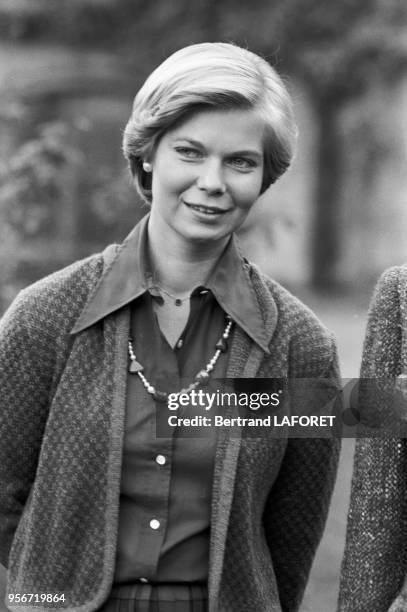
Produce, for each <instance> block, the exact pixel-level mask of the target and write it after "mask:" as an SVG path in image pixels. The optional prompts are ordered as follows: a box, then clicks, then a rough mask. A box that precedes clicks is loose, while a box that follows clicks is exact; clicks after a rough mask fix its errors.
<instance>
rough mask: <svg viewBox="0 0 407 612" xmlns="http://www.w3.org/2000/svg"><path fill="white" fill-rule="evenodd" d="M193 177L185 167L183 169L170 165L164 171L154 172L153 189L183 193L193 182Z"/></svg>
mask: <svg viewBox="0 0 407 612" xmlns="http://www.w3.org/2000/svg"><path fill="white" fill-rule="evenodd" d="M191 180H192V179H191V177H190V176H189V175H188V172H185V169H183V170H181V169H178V168H177V167H174V165H171V166H168V167H167V168H166V169H165V170H164V171H157V172H156V173H155V175H154V173H153V189H154V187H155V190H156V192H159V191H160V192H163V191H165V192H168V193H173V194H177V193H182V192H183V191H185V190H186V189H187V188H188V187H189V185H190V184H191Z"/></svg>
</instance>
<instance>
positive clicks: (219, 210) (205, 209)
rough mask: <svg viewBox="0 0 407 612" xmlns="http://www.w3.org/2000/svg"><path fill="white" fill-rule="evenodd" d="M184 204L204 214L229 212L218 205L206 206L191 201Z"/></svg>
mask: <svg viewBox="0 0 407 612" xmlns="http://www.w3.org/2000/svg"><path fill="white" fill-rule="evenodd" d="M184 204H185V205H186V206H188V208H191V209H192V210H196V211H197V212H200V213H202V214H204V215H224V214H225V213H227V212H228V211H227V210H224V209H222V208H218V207H217V206H205V205H203V204H191V203H189V202H184Z"/></svg>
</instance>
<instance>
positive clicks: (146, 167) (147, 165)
mask: <svg viewBox="0 0 407 612" xmlns="http://www.w3.org/2000/svg"><path fill="white" fill-rule="evenodd" d="M152 169H153V166H152V165H151V164H150V163H148V162H143V170H144V172H151V171H152Z"/></svg>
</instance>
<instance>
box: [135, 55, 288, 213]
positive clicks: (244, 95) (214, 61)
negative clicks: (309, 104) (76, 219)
mask: <svg viewBox="0 0 407 612" xmlns="http://www.w3.org/2000/svg"><path fill="white" fill-rule="evenodd" d="M208 108H215V109H219V110H231V109H248V110H250V109H257V110H258V111H259V112H260V113H261V116H262V117H263V119H264V121H265V124H266V136H265V143H264V174H263V184H262V192H263V191H265V190H266V189H267V188H268V187H269V186H270V185H271V184H272V183H274V182H275V181H276V180H277V179H278V178H279V177H280V176H281V175H282V174H283V173H284V172H285V171H286V170H287V168H288V167H289V165H290V163H291V161H292V158H293V156H294V151H295V142H296V136H297V127H296V124H295V119H294V115H293V110H292V102H291V98H290V96H289V94H288V92H287V89H286V87H285V85H284V83H283V81H282V79H281V77H280V76H279V75H278V74H277V72H276V71H275V70H274V68H272V67H271V66H270V65H269V64H268V63H267V62H266V61H265V60H264V59H262V58H261V57H259V56H258V55H256V54H255V53H252V52H251V51H248V50H247V49H243V48H241V47H238V46H237V45H233V44H229V43H201V44H197V45H191V46H189V47H184V48H183V49H180V50H179V51H176V52H175V53H173V54H172V55H170V57H168V58H167V59H166V60H165V61H164V62H163V63H162V64H160V65H159V66H158V68H156V69H155V70H154V71H153V72H152V73H151V75H150V76H149V77H148V78H147V80H146V81H145V83H144V85H143V86H142V87H141V89H140V90H139V92H138V93H137V95H136V97H135V99H134V103H133V110H132V114H131V116H130V119H129V121H128V123H127V125H126V128H125V130H124V135H123V152H124V155H125V157H126V159H127V160H128V162H129V165H130V170H131V173H132V175H133V177H134V178H135V183H136V187H137V190H138V192H139V193H140V195H141V197H142V198H143V199H144V200H145V201H146V202H149V203H151V184H150V176H148V175H147V174H146V172H145V171H144V170H143V160H144V161H146V160H148V159H151V158H152V154H153V152H154V150H155V148H156V146H157V144H158V141H159V139H160V138H161V137H162V136H163V134H164V133H165V132H166V131H168V130H169V129H171V128H172V127H174V125H175V124H176V123H179V122H180V121H182V120H183V119H186V118H187V116H190V115H191V113H193V112H194V111H195V112H199V111H200V110H205V109H208Z"/></svg>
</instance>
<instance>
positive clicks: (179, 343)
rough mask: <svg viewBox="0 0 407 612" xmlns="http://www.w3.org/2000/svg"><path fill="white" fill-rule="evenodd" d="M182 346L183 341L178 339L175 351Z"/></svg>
mask: <svg viewBox="0 0 407 612" xmlns="http://www.w3.org/2000/svg"><path fill="white" fill-rule="evenodd" d="M183 344H184V341H183V339H182V338H180V339H179V340H178V342H177V349H180V348H182V346H183Z"/></svg>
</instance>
